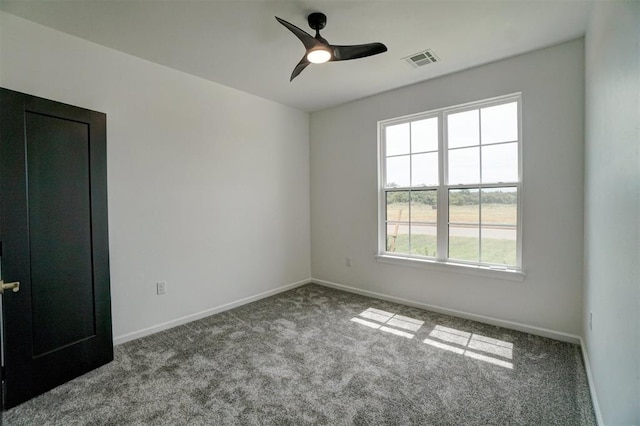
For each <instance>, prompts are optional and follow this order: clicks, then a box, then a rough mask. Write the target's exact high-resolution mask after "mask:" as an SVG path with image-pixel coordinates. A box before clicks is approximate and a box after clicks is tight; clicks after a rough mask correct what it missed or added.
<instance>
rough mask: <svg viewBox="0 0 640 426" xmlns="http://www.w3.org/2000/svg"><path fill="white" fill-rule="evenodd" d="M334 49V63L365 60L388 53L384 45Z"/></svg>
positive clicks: (362, 45) (370, 44) (373, 44)
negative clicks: (365, 58)
mask: <svg viewBox="0 0 640 426" xmlns="http://www.w3.org/2000/svg"><path fill="white" fill-rule="evenodd" d="M331 48H332V49H333V58H332V59H331V60H332V61H347V60H349V59H357V58H364V57H367V56H371V55H377V54H378V53H383V52H386V51H387V46H385V45H384V44H382V43H368V44H358V45H354V46H331Z"/></svg>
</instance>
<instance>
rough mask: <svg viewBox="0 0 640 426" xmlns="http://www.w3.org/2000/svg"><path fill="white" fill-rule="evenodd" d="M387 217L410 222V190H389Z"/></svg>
mask: <svg viewBox="0 0 640 426" xmlns="http://www.w3.org/2000/svg"><path fill="white" fill-rule="evenodd" d="M386 219H387V220H395V221H398V222H409V191H389V192H387V217H386Z"/></svg>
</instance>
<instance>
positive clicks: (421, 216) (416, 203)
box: [411, 189, 438, 224]
mask: <svg viewBox="0 0 640 426" xmlns="http://www.w3.org/2000/svg"><path fill="white" fill-rule="evenodd" d="M437 220H438V191H436V190H435V189H434V190H429V191H411V221H412V222H429V223H433V224H435V223H436V221H437Z"/></svg>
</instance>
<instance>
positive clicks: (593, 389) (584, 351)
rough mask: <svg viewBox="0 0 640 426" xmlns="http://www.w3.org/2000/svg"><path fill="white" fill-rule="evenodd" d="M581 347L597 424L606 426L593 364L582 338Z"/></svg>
mask: <svg viewBox="0 0 640 426" xmlns="http://www.w3.org/2000/svg"><path fill="white" fill-rule="evenodd" d="M580 347H581V348H582V359H583V360H584V368H585V370H587V382H588V383H589V393H590V394H591V402H592V403H593V411H594V413H595V414H596V423H598V425H599V426H604V420H603V418H602V411H600V403H599V402H598V395H597V394H596V386H595V383H594V381H593V373H592V372H591V362H590V361H589V354H588V352H587V345H585V343H584V340H583V339H582V337H581V338H580Z"/></svg>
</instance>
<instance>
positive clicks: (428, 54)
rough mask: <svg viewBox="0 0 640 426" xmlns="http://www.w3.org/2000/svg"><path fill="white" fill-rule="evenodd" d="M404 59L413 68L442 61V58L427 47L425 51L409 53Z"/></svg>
mask: <svg viewBox="0 0 640 426" xmlns="http://www.w3.org/2000/svg"><path fill="white" fill-rule="evenodd" d="M403 59H404V60H405V61H407V63H408V64H409V65H411V66H412V67H413V68H418V67H423V66H425V65H429V64H432V63H434V62H440V58H438V57H437V56H436V54H435V53H433V50H431V49H427V50H425V51H424V52H418V53H414V54H413V55H409V56H407V57H406V58H403Z"/></svg>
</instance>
